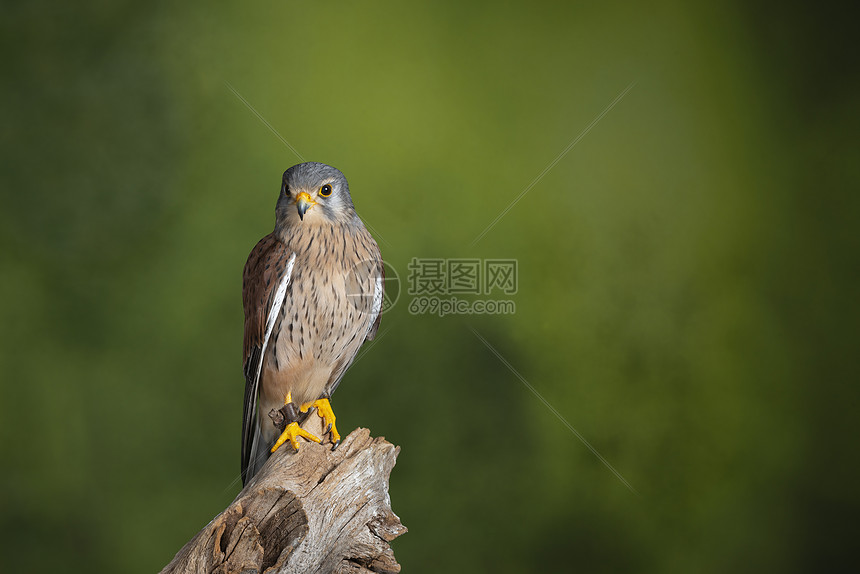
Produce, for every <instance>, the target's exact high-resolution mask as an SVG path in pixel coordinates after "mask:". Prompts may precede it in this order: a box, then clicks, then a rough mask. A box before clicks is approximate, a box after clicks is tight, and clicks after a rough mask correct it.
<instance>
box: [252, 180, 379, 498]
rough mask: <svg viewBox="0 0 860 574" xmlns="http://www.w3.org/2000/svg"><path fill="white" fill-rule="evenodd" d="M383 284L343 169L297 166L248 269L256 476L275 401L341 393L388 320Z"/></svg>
mask: <svg viewBox="0 0 860 574" xmlns="http://www.w3.org/2000/svg"><path fill="white" fill-rule="evenodd" d="M325 184H328V185H331V186H332V191H331V194H330V195H329V196H328V197H324V196H322V195H320V193H319V191H320V189H321V188H322V186H323V185H325ZM302 192H305V193H308V194H309V195H310V196H311V197H312V198H313V200H314V201H315V202H316V203H315V204H314V205H313V206H312V207H311V208H310V209H309V210H308V211H307V212H306V213H304V217H300V215H299V210H297V207H296V205H297V201H296V197H297V195H298V194H299V193H302ZM292 255H295V259H294V261H293V265H292V267H291V269H290V271H291V273H290V275H289V278H288V279H287V278H286V277H285V274H286V271H287V268H288V261H289V260H290V258H291V257H292ZM284 281H288V282H287V283H286V291H285V295H284V297H283V302H282V305H281V308H280V311H279V312H278V313H277V316H276V317H275V316H273V317H272V319H273V320H274V323H273V326H272V329H271V335H270V337H269V338H268V339H266V338H265V332H266V321H267V318H268V317H269V314H270V311H271V309H272V307H273V303H274V299H275V291H276V289H277V286H278V285H279V284H280V283H282V282H284ZM381 289H382V258H381V255H380V252H379V247H378V246H377V244H376V242H375V241H374V240H373V238H372V237H371V236H370V234H369V233H368V231H367V229H365V227H364V225H363V224H362V223H361V219H359V217H358V215H357V214H356V212H355V208H354V207H353V204H352V199H351V197H350V195H349V187H348V185H347V182H346V179H345V178H344V176H343V174H341V173H340V172H339V171H338V170H336V169H334V168H332V167H330V166H327V165H325V164H319V163H306V164H299V165H297V166H293V167H292V168H290V169H288V170H287V171H286V172H285V173H284V177H283V182H282V186H281V194H280V196H279V198H278V204H277V208H276V224H275V230H274V231H273V232H272V233H270V234H269V235H267V236H265V237H264V238H263V239H261V240H260V242H259V243H257V245H256V246H255V247H254V249H253V250H252V251H251V254H250V255H249V257H248V262H247V263H246V265H245V271H244V275H243V289H242V290H243V299H244V308H245V337H244V344H243V357H244V370H245V379H246V388H245V412H244V417H243V427H242V475H243V479H244V480H245V481H246V482H247V480H248V479H250V478H251V477H252V476H253V475H254V474H255V473H256V471H257V470H258V469H259V468H260V467H261V466H262V464H263V463H264V462H265V460H266V458H267V457H268V449H269V447H271V446H272V444H273V443H274V441H275V439H276V438H277V436H278V434H279V432H278V429H276V427H275V426H274V424H273V423H272V421H271V420H270V419H269V417H268V416H267V414H268V413H269V411H270V410H271V409H278V408H280V407H282V406H283V405H284V399H285V397H286V396H287V393H291V395H292V400H293V402H294V403H296V404H298V405H301V404H302V403H308V402H312V401H314V400H316V399H319V398H328V397H330V396H331V394H332V393H333V392H334V390H335V389H336V388H337V386H338V384H339V383H340V380H341V378H342V377H343V375H344V373H345V372H346V369H347V368H348V367H349V365H350V364H351V363H352V361H353V360H354V359H355V356H356V354H357V353H358V350H359V348H360V347H361V345H362V343H364V341H365V340H369V339H372V338H373V336H374V335H375V333H376V330H377V329H378V326H379V315H380V309H379V305H378V304H375V302H378V301H381V296H382V293H381ZM376 290H379V292H378V293H377V292H376ZM264 346H265V350H263V347H264ZM261 355H262V364H261V362H260V359H261ZM258 373H259V377H258ZM256 405H259V406H258V408H255V406H256Z"/></svg>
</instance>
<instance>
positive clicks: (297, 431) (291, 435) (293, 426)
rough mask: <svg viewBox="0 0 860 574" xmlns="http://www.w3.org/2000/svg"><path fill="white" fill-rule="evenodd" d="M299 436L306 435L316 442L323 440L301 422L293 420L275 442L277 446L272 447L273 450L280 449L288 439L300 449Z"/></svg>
mask: <svg viewBox="0 0 860 574" xmlns="http://www.w3.org/2000/svg"><path fill="white" fill-rule="evenodd" d="M299 437H304V438H306V439H308V440H312V441H314V442H321V441H320V439H319V438H318V437H317V436H316V435H313V434H311V433H309V432H308V431H306V430H305V429H303V428H302V427H300V426H299V423H295V422H293V423H290V424H288V425H287V428H285V429H284V432H282V433H281V436H280V437H279V438H278V440H277V441H276V442H275V446H273V447H272V451H271V452H275V451H276V450H278V449H279V448H280V447H281V445H282V444H284V443H285V442H287V441H290V444H291V445H293V448H294V449H296V450H299Z"/></svg>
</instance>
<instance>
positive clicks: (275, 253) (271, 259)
mask: <svg viewBox="0 0 860 574" xmlns="http://www.w3.org/2000/svg"><path fill="white" fill-rule="evenodd" d="M289 255H290V254H289V252H288V250H287V246H286V245H284V244H283V243H282V242H281V241H280V240H278V239H277V238H275V237H274V236H273V235H272V234H269V235H267V236H266V237H264V238H263V239H261V240H260V242H259V243H257V245H256V246H255V247H254V249H253V250H252V251H251V254H250V255H249V256H248V262H247V263H245V271H244V273H243V275H242V300H243V303H244V308H245V337H244V340H243V344H242V357H243V370H244V372H245V401H244V407H243V413H242V478H243V481H244V480H246V477H245V474H246V471H247V469H248V463H249V461H250V458H251V456H252V447H253V442H254V433H255V429H256V426H257V425H256V422H257V421H256V410H257V394H258V386H259V382H260V381H259V377H260V363H261V362H262V360H263V346H264V343H265V337H266V321H267V319H268V317H269V312H270V310H271V309H272V304H273V300H274V296H275V292H276V290H277V288H278V286H279V285H280V284H281V281H282V279H283V278H284V276H285V274H286V271H287V266H288V261H289Z"/></svg>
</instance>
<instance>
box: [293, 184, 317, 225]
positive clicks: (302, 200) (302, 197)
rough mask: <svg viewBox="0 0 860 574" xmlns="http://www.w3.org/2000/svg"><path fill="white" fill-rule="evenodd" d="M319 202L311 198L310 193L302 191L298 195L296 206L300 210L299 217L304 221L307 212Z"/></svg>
mask: <svg viewBox="0 0 860 574" xmlns="http://www.w3.org/2000/svg"><path fill="white" fill-rule="evenodd" d="M316 204H317V202H316V201H314V200H313V199H311V196H310V194H308V193H307V192H304V191H303V192H301V193H300V194H298V195H297V196H296V208H297V209H298V210H299V219H301V220H302V221H304V219H305V213H307V211H308V210H309V209H310V208H312V207H313V206H315V205H316Z"/></svg>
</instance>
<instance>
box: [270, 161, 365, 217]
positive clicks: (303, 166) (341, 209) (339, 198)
mask: <svg viewBox="0 0 860 574" xmlns="http://www.w3.org/2000/svg"><path fill="white" fill-rule="evenodd" d="M275 216H276V226H275V227H276V229H277V228H284V227H292V228H295V227H297V226H308V227H310V226H316V225H338V224H347V225H349V224H356V223H360V222H361V220H360V219H359V218H358V215H357V214H356V212H355V207H354V206H353V204H352V198H351V197H350V195H349V184H347V182H346V177H344V175H343V174H342V173H341V172H340V170H338V169H336V168H333V167H331V166H330V165H326V164H324V163H318V162H313V161H311V162H307V163H300V164H298V165H294V166H293V167H291V168H290V169H288V170H287V171H285V172H284V177H283V179H282V180H281V194H280V196H279V197H278V204H277V206H276V208H275Z"/></svg>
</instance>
